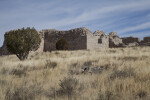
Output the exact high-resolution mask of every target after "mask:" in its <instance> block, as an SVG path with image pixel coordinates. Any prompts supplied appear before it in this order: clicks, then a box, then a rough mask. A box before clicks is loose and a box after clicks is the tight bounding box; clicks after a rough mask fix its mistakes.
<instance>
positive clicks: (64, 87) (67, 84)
mask: <svg viewBox="0 0 150 100" xmlns="http://www.w3.org/2000/svg"><path fill="white" fill-rule="evenodd" d="M78 85H79V82H78V80H77V79H76V78H73V77H65V78H64V79H63V80H60V84H59V86H60V89H59V90H58V91H57V93H58V95H67V97H68V98H71V97H72V96H73V95H75V94H76V93H77V92H78Z"/></svg>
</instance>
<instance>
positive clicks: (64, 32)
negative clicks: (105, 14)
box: [40, 27, 92, 35]
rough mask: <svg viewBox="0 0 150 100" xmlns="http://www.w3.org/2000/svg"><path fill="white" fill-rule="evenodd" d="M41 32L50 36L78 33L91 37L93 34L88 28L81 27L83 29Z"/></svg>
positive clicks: (46, 30)
mask: <svg viewBox="0 0 150 100" xmlns="http://www.w3.org/2000/svg"><path fill="white" fill-rule="evenodd" d="M40 32H44V33H48V34H68V33H76V34H80V35H91V34H92V32H91V31H90V30H89V29H88V28H86V27H81V28H75V29H71V30H65V31H63V30H56V29H44V30H42V31H40Z"/></svg>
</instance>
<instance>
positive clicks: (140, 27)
mask: <svg viewBox="0 0 150 100" xmlns="http://www.w3.org/2000/svg"><path fill="white" fill-rule="evenodd" d="M147 28H150V22H146V23H142V24H140V25H136V26H132V27H131V26H130V27H127V28H125V29H121V30H119V31H118V33H120V34H121V33H126V32H130V31H138V30H142V29H147Z"/></svg>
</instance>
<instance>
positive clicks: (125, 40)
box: [122, 37, 141, 45]
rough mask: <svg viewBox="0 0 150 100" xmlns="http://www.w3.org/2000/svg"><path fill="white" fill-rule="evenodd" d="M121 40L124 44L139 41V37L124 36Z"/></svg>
mask: <svg viewBox="0 0 150 100" xmlns="http://www.w3.org/2000/svg"><path fill="white" fill-rule="evenodd" d="M122 42H123V43H124V44H126V45H127V44H129V43H134V42H136V43H140V42H141V39H140V38H137V37H125V38H122Z"/></svg>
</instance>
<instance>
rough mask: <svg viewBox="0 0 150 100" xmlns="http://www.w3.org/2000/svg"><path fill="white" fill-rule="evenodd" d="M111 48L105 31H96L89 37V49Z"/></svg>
mask: <svg viewBox="0 0 150 100" xmlns="http://www.w3.org/2000/svg"><path fill="white" fill-rule="evenodd" d="M108 47H109V37H108V35H106V34H105V32H104V31H95V32H94V33H93V34H92V33H91V34H89V35H87V49H89V50H92V49H102V48H108Z"/></svg>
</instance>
